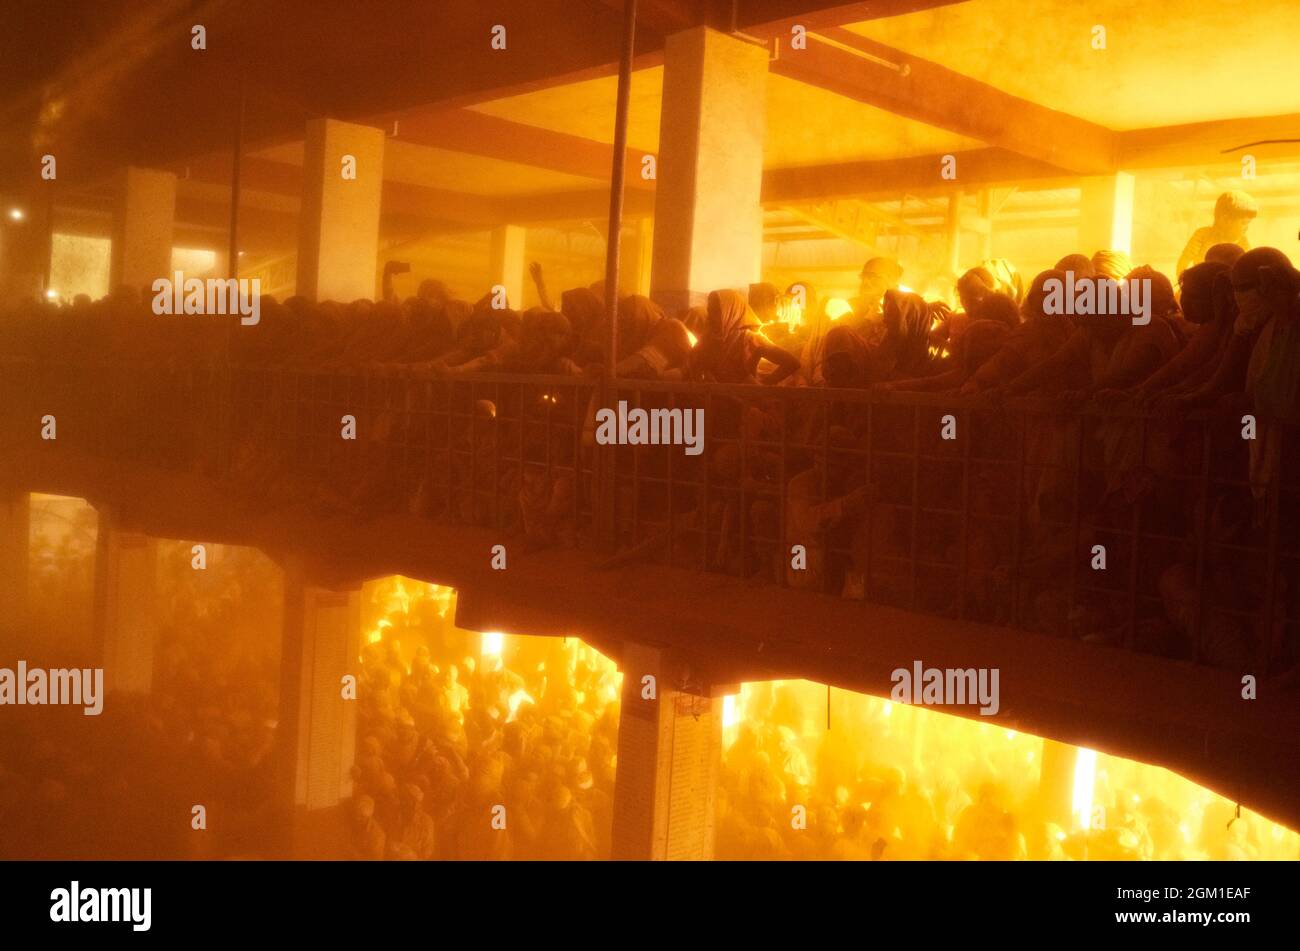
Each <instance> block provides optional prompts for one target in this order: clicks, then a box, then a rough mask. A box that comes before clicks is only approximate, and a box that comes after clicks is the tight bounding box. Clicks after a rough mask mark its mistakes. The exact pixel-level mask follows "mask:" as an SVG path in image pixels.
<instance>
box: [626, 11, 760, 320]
mask: <svg viewBox="0 0 1300 951" xmlns="http://www.w3.org/2000/svg"><path fill="white" fill-rule="evenodd" d="M767 59H768V54H767V50H766V49H765V48H763V47H761V46H755V45H753V44H751V43H747V42H745V41H744V40H738V39H735V38H733V37H730V36H727V35H726V34H723V33H719V32H717V31H716V30H711V29H709V28H708V27H695V28H694V29H690V30H686V31H684V32H682V33H675V34H673V35H672V36H670V37H668V42H667V45H666V48H665V50H664V83H663V106H662V110H661V112H660V118H659V142H660V146H659V164H658V181H657V186H656V190H655V215H654V220H655V241H654V268H653V276H652V280H651V288H652V290H651V296H652V297H654V299H655V300H656V301H657V302H659V303H660V304H661V305H662V306H664V307H665V308H667V309H668V311H669V313H676V312H677V311H678V310H680V309H681V308H683V307H685V306H689V305H691V304H696V303H700V302H702V301H703V300H704V297H705V295H707V294H708V292H709V291H712V290H716V289H718V288H722V287H733V288H741V287H747V286H748V285H749V284H750V283H751V282H753V281H757V280H758V278H759V271H760V268H761V265H762V255H763V216H762V208H761V206H760V200H761V197H762V188H763V137H764V134H765V126H766V115H765V108H766V103H765V99H766V89H767Z"/></svg>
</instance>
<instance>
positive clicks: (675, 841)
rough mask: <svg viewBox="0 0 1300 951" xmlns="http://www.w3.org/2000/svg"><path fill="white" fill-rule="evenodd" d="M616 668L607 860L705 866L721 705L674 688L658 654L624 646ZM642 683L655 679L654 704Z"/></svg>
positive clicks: (710, 841)
mask: <svg viewBox="0 0 1300 951" xmlns="http://www.w3.org/2000/svg"><path fill="white" fill-rule="evenodd" d="M622 667H623V698H622V706H621V708H620V714H619V726H618V776H617V779H616V781H615V788H614V832H613V857H614V858H615V859H655V860H663V859H677V860H684V859H696V860H707V859H710V858H712V857H713V823H714V799H715V796H716V791H717V784H718V771H719V768H720V766H721V759H722V701H721V700H720V699H719V700H716V701H715V700H714V699H712V698H710V697H707V696H697V695H695V694H688V693H685V692H682V691H680V690H677V689H675V688H674V687H673V686H672V678H671V676H670V673H669V669H668V665H667V663H666V657H665V653H664V651H662V650H660V649H658V648H654V647H647V646H644V645H640V644H633V643H631V642H628V643H627V644H626V646H625V648H624V657H623V664H622ZM646 676H652V677H654V678H655V691H656V696H655V699H652V700H648V699H645V697H644V691H645V689H646V688H645V681H644V678H645V677H646Z"/></svg>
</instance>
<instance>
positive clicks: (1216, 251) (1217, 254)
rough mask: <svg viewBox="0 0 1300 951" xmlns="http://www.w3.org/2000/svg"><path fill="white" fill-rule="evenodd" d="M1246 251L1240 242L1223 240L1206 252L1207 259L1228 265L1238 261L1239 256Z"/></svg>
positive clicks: (1214, 262)
mask: <svg viewBox="0 0 1300 951" xmlns="http://www.w3.org/2000/svg"><path fill="white" fill-rule="evenodd" d="M1245 253H1246V249H1245V248H1243V247H1242V246H1241V245H1239V244H1232V243H1231V242H1227V241H1225V242H1223V243H1222V244H1216V245H1214V246H1213V247H1211V248H1210V249H1209V250H1208V251H1206V252H1205V260H1206V261H1207V262H1210V263H1213V264H1226V265H1227V266H1228V267H1232V265H1234V264H1236V263H1237V258H1239V257H1241V256H1242V255H1243V254H1245Z"/></svg>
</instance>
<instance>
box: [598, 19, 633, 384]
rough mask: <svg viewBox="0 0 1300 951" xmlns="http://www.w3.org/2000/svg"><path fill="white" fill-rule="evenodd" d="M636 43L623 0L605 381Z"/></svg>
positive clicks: (614, 330) (613, 332)
mask: <svg viewBox="0 0 1300 951" xmlns="http://www.w3.org/2000/svg"><path fill="white" fill-rule="evenodd" d="M635 44H636V0H623V51H622V55H621V57H620V58H619V62H618V103H617V106H616V107H615V112H614V166H613V170H612V171H611V172H610V177H609V232H608V240H607V241H606V242H605V315H606V317H608V319H609V353H608V356H607V358H606V360H605V379H606V380H607V381H608V380H612V379H613V377H614V362H615V361H616V360H617V359H618V320H617V316H618V244H619V241H618V239H619V234H620V233H621V232H622V230H623V172H624V168H623V167H624V165H625V164H626V162H627V114H628V107H629V104H630V100H631V95H632V50H633V47H634V46H635Z"/></svg>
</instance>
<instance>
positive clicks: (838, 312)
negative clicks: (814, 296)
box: [826, 297, 853, 320]
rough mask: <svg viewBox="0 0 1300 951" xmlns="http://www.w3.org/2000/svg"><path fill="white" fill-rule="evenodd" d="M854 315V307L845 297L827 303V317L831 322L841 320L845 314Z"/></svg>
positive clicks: (834, 298)
mask: <svg viewBox="0 0 1300 951" xmlns="http://www.w3.org/2000/svg"><path fill="white" fill-rule="evenodd" d="M851 313H853V305H852V304H850V303H849V302H848V301H846V300H845V299H844V298H843V297H832V298H831V299H830V300H828V301H827V302H826V317H827V319H829V320H839V319H840V318H841V317H843V316H844V315H845V314H851Z"/></svg>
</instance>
